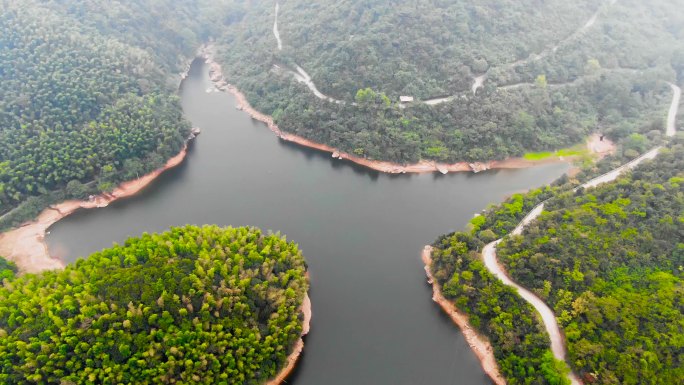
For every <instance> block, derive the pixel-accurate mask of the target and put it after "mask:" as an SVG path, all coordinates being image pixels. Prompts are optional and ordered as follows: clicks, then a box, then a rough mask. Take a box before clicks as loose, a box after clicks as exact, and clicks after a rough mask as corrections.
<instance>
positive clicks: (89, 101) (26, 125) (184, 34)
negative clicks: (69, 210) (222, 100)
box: [0, 0, 218, 226]
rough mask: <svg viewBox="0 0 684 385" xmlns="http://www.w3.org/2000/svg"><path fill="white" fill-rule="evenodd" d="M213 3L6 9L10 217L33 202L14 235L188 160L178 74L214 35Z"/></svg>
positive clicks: (5, 145) (4, 198)
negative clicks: (70, 201)
mask: <svg viewBox="0 0 684 385" xmlns="http://www.w3.org/2000/svg"><path fill="white" fill-rule="evenodd" d="M201 3H202V2H200V1H193V2H184V3H183V4H177V3H175V2H172V1H161V2H148V1H141V0H131V1H125V2H121V3H119V2H114V3H112V2H108V1H96V2H93V1H87V2H86V1H50V2H44V1H37V0H27V1H22V2H15V1H2V2H0V77H2V80H3V81H2V83H1V84H0V94H2V95H3V97H2V99H1V100H0V214H4V213H5V212H7V211H9V210H10V209H12V208H15V207H17V206H18V205H20V204H21V203H24V205H23V206H22V207H21V209H23V210H15V211H13V212H12V214H13V215H11V216H9V218H7V217H3V218H2V222H3V223H2V224H3V226H4V225H7V224H16V223H17V221H21V220H23V219H27V218H29V217H31V216H33V215H34V214H35V212H36V210H40V209H41V208H42V207H44V205H45V204H46V203H47V202H48V201H49V200H50V199H51V198H53V199H63V198H65V197H66V198H83V197H84V196H87V194H89V193H95V192H100V191H108V190H110V189H111V188H112V187H114V186H115V184H116V183H118V182H120V181H122V180H125V179H131V178H134V177H136V176H137V175H141V174H143V173H145V172H147V171H151V170H153V169H155V168H157V167H159V166H160V165H162V164H163V163H164V162H165V160H166V159H167V158H169V157H171V156H173V155H175V154H177V153H178V151H179V150H180V148H181V146H182V145H183V141H184V139H185V138H186V137H187V136H188V133H189V125H188V123H187V122H186V121H185V120H184V119H183V117H182V112H181V107H180V104H179V101H178V98H177V96H176V90H177V87H178V80H179V78H178V76H177V75H175V74H177V73H179V72H180V71H181V70H182V68H183V65H187V63H182V60H181V59H185V60H186V61H187V60H188V59H190V58H192V55H193V52H194V51H195V50H196V48H197V46H198V45H199V44H200V42H201V41H203V40H205V39H206V34H207V33H209V32H208V30H207V29H208V27H205V26H203V24H202V19H201V18H199V17H198V14H204V13H206V14H212V13H211V12H209V11H208V10H207V11H206V12H202V11H201V9H200V6H199V5H200V4H201ZM206 3H209V2H206ZM189 14H192V15H194V17H184V16H188V15H189ZM170 15H173V17H169V16H170ZM173 23H175V24H173ZM178 23H183V24H178ZM212 25H218V24H212ZM67 186H69V187H70V188H67Z"/></svg>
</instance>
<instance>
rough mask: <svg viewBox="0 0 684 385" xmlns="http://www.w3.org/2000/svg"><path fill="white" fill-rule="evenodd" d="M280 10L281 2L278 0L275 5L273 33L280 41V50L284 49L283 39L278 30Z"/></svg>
mask: <svg viewBox="0 0 684 385" xmlns="http://www.w3.org/2000/svg"><path fill="white" fill-rule="evenodd" d="M279 10H280V4H278V2H277V1H276V5H275V21H274V22H273V35H275V38H276V41H277V42H278V51H282V50H283V41H282V40H280V32H279V31H278V11H279Z"/></svg>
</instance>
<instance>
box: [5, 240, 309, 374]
mask: <svg viewBox="0 0 684 385" xmlns="http://www.w3.org/2000/svg"><path fill="white" fill-rule="evenodd" d="M3 266H4V265H3ZM6 267H7V266H4V267H2V268H3V269H4V268H6ZM10 269H11V267H10ZM3 277H4V278H5V281H4V285H3V286H2V287H0V337H1V338H0V382H2V383H3V384H26V383H32V384H119V383H135V384H174V383H177V384H180V383H183V384H212V385H214V384H261V383H265V382H266V381H267V380H268V379H270V378H272V377H274V376H275V374H276V373H277V372H278V371H279V370H280V369H281V368H282V367H283V366H284V363H285V361H286V358H287V356H288V354H289V353H290V351H291V349H292V347H293V345H294V344H295V342H296V341H297V340H298V339H299V338H300V335H301V333H302V328H303V324H302V320H303V318H302V304H303V302H304V297H305V295H306V292H307V290H308V278H307V277H306V263H305V261H304V258H303V257H302V254H301V252H300V251H299V250H298V248H297V245H296V244H295V243H293V242H288V241H287V240H286V239H285V238H283V237H281V236H279V235H272V234H264V233H262V232H261V231H260V230H258V229H254V228H219V227H216V226H205V227H195V226H187V227H182V228H172V229H171V230H170V231H167V232H165V233H161V234H144V235H143V236H141V237H139V238H131V239H129V240H127V241H126V242H125V243H124V244H123V245H115V246H114V247H112V248H109V249H106V250H102V251H100V252H97V253H95V254H93V255H91V256H90V257H89V258H87V259H82V260H79V261H78V262H76V263H75V264H73V265H69V266H68V267H67V268H66V269H64V270H62V271H48V272H44V273H42V274H39V275H30V274H29V275H23V276H20V277H18V278H15V279H12V278H11V277H7V276H6V275H5V274H4V273H3Z"/></svg>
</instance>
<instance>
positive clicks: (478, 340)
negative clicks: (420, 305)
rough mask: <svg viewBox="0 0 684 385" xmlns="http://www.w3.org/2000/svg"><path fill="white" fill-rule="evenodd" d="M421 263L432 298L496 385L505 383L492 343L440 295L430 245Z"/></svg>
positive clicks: (466, 317) (423, 253) (440, 291)
mask: <svg viewBox="0 0 684 385" xmlns="http://www.w3.org/2000/svg"><path fill="white" fill-rule="evenodd" d="M421 258H422V260H423V263H424V264H425V274H426V275H427V278H428V283H429V284H430V285H432V300H433V301H435V302H437V304H439V306H440V307H441V308H442V310H444V312H445V313H446V314H447V315H448V316H449V318H451V320H452V321H453V322H454V323H455V324H456V325H457V326H458V327H459V329H461V333H463V337H464V338H465V340H466V342H467V343H468V345H469V346H470V349H471V350H472V351H473V352H474V353H475V356H477V358H478V359H479V360H480V363H481V364H482V369H484V372H485V373H486V374H487V375H488V376H489V378H491V379H492V381H493V382H494V383H495V384H496V385H506V380H505V379H504V378H503V376H502V375H501V372H500V371H499V365H498V364H497V363H496V358H494V349H493V348H492V344H491V343H489V340H488V339H487V338H486V337H483V336H481V335H480V334H478V333H477V332H476V331H475V330H474V329H473V328H472V327H471V326H470V324H469V323H468V316H467V315H465V314H463V313H461V312H460V311H458V309H457V308H456V306H455V305H454V304H453V303H451V302H450V301H449V300H447V299H446V298H445V297H444V295H442V290H441V288H440V286H439V282H437V280H435V279H434V277H433V276H432V270H431V267H432V246H425V248H423V252H422V255H421Z"/></svg>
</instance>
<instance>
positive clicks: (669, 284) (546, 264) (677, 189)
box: [433, 140, 684, 384]
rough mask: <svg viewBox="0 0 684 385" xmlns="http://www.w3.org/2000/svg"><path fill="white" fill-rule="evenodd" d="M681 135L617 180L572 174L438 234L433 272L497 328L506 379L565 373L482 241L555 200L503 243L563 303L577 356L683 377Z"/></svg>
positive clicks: (479, 323)
mask: <svg viewBox="0 0 684 385" xmlns="http://www.w3.org/2000/svg"><path fill="white" fill-rule="evenodd" d="M675 142H676V143H675V144H674V145H672V146H670V147H669V148H668V149H667V150H664V151H663V152H662V153H661V154H660V155H659V156H658V158H656V160H655V161H652V162H649V163H645V164H643V165H641V166H639V168H637V169H636V170H634V171H633V172H632V173H631V174H629V175H626V176H624V177H621V178H620V179H618V180H617V181H616V182H614V183H610V184H606V185H601V186H599V187H598V188H595V189H592V190H590V191H587V192H585V191H582V190H579V191H578V192H573V188H574V187H576V186H577V185H578V183H579V182H578V181H577V180H569V179H568V178H567V177H565V178H562V180H560V181H559V182H557V183H556V184H555V185H554V186H549V187H545V188H543V189H539V190H534V191H531V192H529V193H527V194H516V195H514V196H513V197H511V198H510V199H509V200H507V201H506V202H505V203H502V204H501V205H499V206H495V207H492V208H489V209H488V210H486V211H485V212H484V213H483V215H481V216H478V217H476V218H474V219H473V220H472V221H471V223H470V225H469V231H468V232H465V233H463V232H459V233H454V234H450V235H446V236H443V237H441V238H440V239H438V240H437V242H436V243H435V245H434V246H435V247H436V250H435V253H434V264H433V274H434V275H435V277H436V278H437V280H438V282H440V283H441V284H442V285H443V290H444V294H445V295H446V296H447V298H450V299H452V300H453V301H454V303H455V304H456V305H457V306H458V308H459V309H461V310H462V311H464V312H465V313H467V314H468V315H469V317H470V319H471V323H472V325H473V326H474V327H475V328H477V329H478V330H479V331H480V332H481V333H483V334H484V335H485V336H487V337H488V338H489V339H490V341H491V342H492V344H493V346H494V353H495V357H496V358H497V361H498V362H499V364H500V365H501V368H502V372H503V374H504V375H505V376H506V377H507V378H508V380H509V383H512V384H527V383H557V382H554V381H555V380H552V377H553V376H554V375H550V376H547V375H546V373H551V372H549V371H544V370H542V363H543V362H544V361H543V359H544V357H545V355H546V354H548V351H547V350H545V349H548V337H546V334H545V332H544V330H543V329H542V328H541V326H540V322H539V321H538V320H537V318H536V316H535V314H534V309H533V308H532V307H531V306H530V305H528V304H527V303H526V302H524V301H523V300H522V299H521V298H520V297H519V296H518V295H516V294H515V293H514V291H513V290H512V289H510V288H508V287H506V286H504V285H503V284H501V283H500V282H499V281H498V280H496V278H494V277H493V276H492V275H491V274H490V273H489V272H488V271H487V270H486V268H485V267H484V264H483V263H482V262H481V254H480V252H481V250H482V247H483V246H484V245H485V244H487V243H489V242H491V241H493V240H496V239H498V238H500V237H503V236H504V235H506V234H508V233H509V232H510V231H511V230H512V229H513V228H514V227H515V226H516V225H517V223H518V222H519V221H520V220H521V219H522V218H523V217H524V216H525V215H526V214H527V212H529V211H530V210H531V209H532V208H533V207H534V206H535V205H537V204H538V203H540V202H542V201H547V200H548V202H547V203H546V205H545V210H546V211H545V212H544V213H543V214H542V216H541V217H540V219H539V220H538V221H536V222H534V223H533V224H532V225H530V226H529V227H528V228H527V229H526V231H525V233H524V234H523V236H517V237H508V238H505V240H504V242H502V243H501V244H500V245H499V247H498V253H497V254H498V256H499V260H500V261H501V262H502V263H503V264H504V265H505V267H506V269H507V271H508V272H509V274H510V275H511V278H512V279H514V280H515V281H517V282H518V283H520V284H521V285H523V286H525V287H528V288H531V289H532V290H534V291H535V292H536V293H537V294H538V295H539V296H540V297H541V298H542V299H544V300H545V301H547V302H548V303H549V305H550V306H551V307H552V308H553V309H554V311H555V313H556V314H557V315H558V319H559V321H560V324H561V327H562V329H563V331H564V332H565V335H566V338H567V344H568V350H569V353H568V359H569V362H570V364H571V366H572V368H573V369H574V370H576V372H577V373H579V374H580V376H581V377H583V378H584V380H585V381H587V382H589V383H597V384H675V383H682V381H684V371H683V370H682V367H683V365H682V356H681V351H682V349H683V348H684V345H683V344H682V343H681V341H682V340H683V338H684V324H682V320H683V319H684V316H683V313H684V302H683V301H682V299H683V298H684V295H683V294H684V280H683V278H684V277H683V274H684V273H683V272H684V267H683V266H684V254H683V253H682V250H684V244H683V243H682V237H683V236H684V234H683V233H682V228H683V227H682V223H684V217H682V213H683V212H684V190H683V187H684V184H683V183H682V181H684V172H683V171H682V170H684V155H682V154H684V143H682V141H681V140H676V141H675ZM621 158H622V159H624V155H620V154H618V156H616V157H615V158H613V159H608V160H607V161H606V162H600V163H599V165H598V166H597V167H595V168H594V169H590V170H585V171H584V172H583V173H581V174H580V175H579V177H580V178H582V179H586V178H588V177H589V176H590V175H598V174H601V173H602V172H604V171H605V167H606V166H605V165H604V164H603V163H608V164H613V163H616V162H621V161H623V160H622V159H621ZM513 320H514V321H513ZM544 367H545V368H547V369H548V368H549V367H553V366H549V365H548V364H547V365H545V366H544ZM552 372H553V373H556V374H558V373H559V372H557V371H552Z"/></svg>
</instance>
